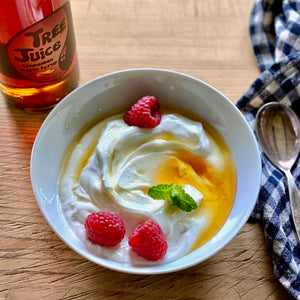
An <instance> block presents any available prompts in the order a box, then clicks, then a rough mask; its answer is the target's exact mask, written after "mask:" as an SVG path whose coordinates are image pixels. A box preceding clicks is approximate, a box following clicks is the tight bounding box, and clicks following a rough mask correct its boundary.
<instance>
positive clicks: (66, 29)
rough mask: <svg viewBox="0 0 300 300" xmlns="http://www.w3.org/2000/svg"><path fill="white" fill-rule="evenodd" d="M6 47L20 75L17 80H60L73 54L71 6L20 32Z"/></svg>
mask: <svg viewBox="0 0 300 300" xmlns="http://www.w3.org/2000/svg"><path fill="white" fill-rule="evenodd" d="M7 46H8V48H7V50H8V57H9V60H10V63H11V65H12V66H13V67H14V69H15V70H16V71H17V73H19V76H17V77H19V78H21V77H23V78H24V77H25V78H27V79H29V80H32V81H35V82H43V83H48V82H52V81H55V80H57V79H59V78H61V77H62V76H64V75H65V74H66V73H67V72H68V70H69V68H70V66H71V64H72V62H73V59H74V55H75V37H74V30H73V23H72V15H71V9H70V4H69V3H66V4H65V5H63V6H62V7H60V8H59V9H57V10H56V11H54V12H53V13H52V14H50V15H49V16H47V17H46V18H44V19H42V20H41V21H39V22H37V23H35V24H34V25H32V26H30V27H28V28H26V29H25V30H23V31H21V32H19V33H18V34H17V35H15V36H14V37H13V38H12V39H11V40H10V41H9V42H8V45H7ZM20 75H21V76H20Z"/></svg>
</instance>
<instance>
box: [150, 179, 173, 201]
mask: <svg viewBox="0 0 300 300" xmlns="http://www.w3.org/2000/svg"><path fill="white" fill-rule="evenodd" d="M173 185H174V184H173V183H171V184H159V185H156V186H152V187H151V188H149V190H148V195H149V196H150V197H152V198H153V199H156V200H169V199H170V196H171V190H172V187H173Z"/></svg>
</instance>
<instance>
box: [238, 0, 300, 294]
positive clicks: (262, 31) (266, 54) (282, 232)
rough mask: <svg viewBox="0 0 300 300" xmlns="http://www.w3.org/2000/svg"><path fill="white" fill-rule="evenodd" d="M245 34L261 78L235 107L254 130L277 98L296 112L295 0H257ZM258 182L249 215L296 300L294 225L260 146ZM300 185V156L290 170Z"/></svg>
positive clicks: (299, 14)
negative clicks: (265, 107)
mask: <svg viewBox="0 0 300 300" xmlns="http://www.w3.org/2000/svg"><path fill="white" fill-rule="evenodd" d="M250 34H251V39H252V43H253V48H254V52H255V55H256V58H257V62H258V65H259V68H260V70H261V71H262V74H261V76H260V77H259V78H258V79H257V80H256V81H255V82H254V83H253V84H252V86H251V87H250V88H249V89H248V91H247V92H246V93H245V94H244V96H243V97H242V98H241V99H240V100H239V101H238V103H237V107H238V108H239V109H240V110H241V111H242V112H243V114H244V116H245V117H246V119H247V120H248V122H249V124H250V125H251V126H252V128H253V130H254V123H255V116H256V113H257V111H258V109H259V107H260V106H261V105H262V104H264V103H268V102H273V101H278V102H281V103H284V104H286V105H288V106H290V107H292V109H293V110H294V111H295V112H296V114H298V116H300V1H299V0H298V1H292V0H283V1H282V0H256V1H255V4H254V8H253V11H252V15H251V19H250ZM260 152H261V160H262V181H261V189H260V193H259V197H258V200H257V203H256V206H255V208H254V210H253V212H252V215H251V217H252V219H253V220H256V221H259V222H260V223H261V224H262V226H263V228H264V231H265V236H266V241H267V244H268V246H269V249H270V253H271V257H272V260H273V264H274V274H275V275H276V277H277V278H278V279H279V281H280V282H281V284H282V285H283V286H284V287H285V288H286V289H287V290H288V291H289V292H290V294H291V295H293V296H294V297H295V298H297V299H300V245H299V242H298V239H297V236H296V231H295V228H294V224H293V220H292V216H291V207H290V202H289V196H288V188H287V184H286V180H285V177H284V175H283V173H282V172H281V171H279V170H278V169H277V168H275V167H274V166H273V165H272V164H271V163H270V162H269V161H268V160H267V158H266V157H265V155H264V154H263V152H262V150H261V149H260ZM292 173H293V176H294V178H295V179H296V183H297V186H298V188H300V159H299V160H298V161H297V162H296V164H295V167H294V168H293V170H292Z"/></svg>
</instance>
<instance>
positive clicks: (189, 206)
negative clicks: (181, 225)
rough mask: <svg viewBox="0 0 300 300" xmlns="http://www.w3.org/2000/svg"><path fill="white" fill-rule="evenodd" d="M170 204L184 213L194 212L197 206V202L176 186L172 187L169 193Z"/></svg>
mask: <svg viewBox="0 0 300 300" xmlns="http://www.w3.org/2000/svg"><path fill="white" fill-rule="evenodd" d="M171 202H173V203H175V205H177V206H178V207H179V208H180V209H182V210H183V211H186V212H189V211H191V210H194V209H196V208H197V206H198V205H197V202H196V201H195V200H194V199H193V198H192V197H191V196H190V195H189V194H187V193H186V192H185V191H184V189H183V188H182V187H181V186H180V185H178V184H175V185H174V187H173V190H172V192H171Z"/></svg>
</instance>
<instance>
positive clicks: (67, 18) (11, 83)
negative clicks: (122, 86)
mask: <svg viewBox="0 0 300 300" xmlns="http://www.w3.org/2000/svg"><path fill="white" fill-rule="evenodd" d="M78 81H79V67H78V60H77V54H76V43H75V35H74V28H73V21H72V14H71V7H70V2H69V1H68V0H1V4H0V89H1V91H2V93H3V94H4V96H5V98H7V99H8V100H10V101H12V102H13V103H15V104H16V106H17V107H20V108H23V109H29V110H41V109H47V108H50V107H52V106H54V105H55V104H56V103H57V102H58V101H59V100H61V99H62V98H63V97H64V96H65V95H67V94H68V93H69V92H71V91H72V90H73V89H74V88H76V87H77V85H78Z"/></svg>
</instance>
